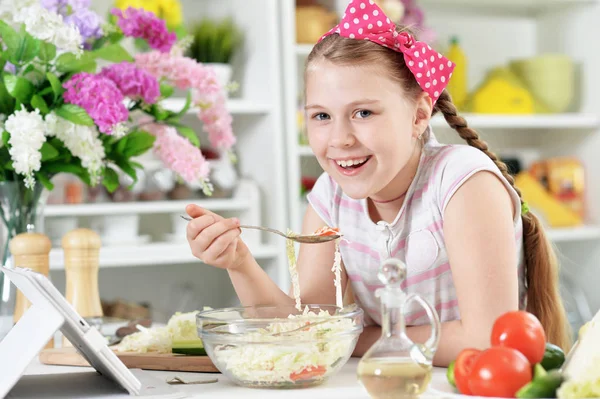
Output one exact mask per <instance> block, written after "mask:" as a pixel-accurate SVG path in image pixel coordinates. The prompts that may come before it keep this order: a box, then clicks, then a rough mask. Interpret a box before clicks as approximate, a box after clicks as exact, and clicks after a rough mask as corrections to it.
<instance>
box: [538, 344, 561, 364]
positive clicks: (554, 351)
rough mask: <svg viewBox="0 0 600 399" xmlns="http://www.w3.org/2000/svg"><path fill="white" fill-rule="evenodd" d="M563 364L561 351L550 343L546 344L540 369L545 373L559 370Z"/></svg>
mask: <svg viewBox="0 0 600 399" xmlns="http://www.w3.org/2000/svg"><path fill="white" fill-rule="evenodd" d="M564 362H565V353H564V352H563V350H562V349H560V348H559V347H558V346H556V345H554V344H551V343H550V342H548V343H546V351H545V352H544V358H543V359H542V362H541V365H542V367H543V368H544V369H546V370H547V371H548V370H554V369H558V368H560V366H562V365H563V363H564Z"/></svg>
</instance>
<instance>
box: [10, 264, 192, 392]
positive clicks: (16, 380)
mask: <svg viewBox="0 0 600 399" xmlns="http://www.w3.org/2000/svg"><path fill="white" fill-rule="evenodd" d="M0 272H4V273H5V275H6V277H7V278H9V279H10V281H11V282H12V283H13V284H15V285H16V286H17V288H18V289H19V290H20V291H21V292H22V293H23V295H25V297H26V298H27V299H28V300H29V301H30V302H31V306H30V307H29V308H28V309H27V310H26V312H25V313H24V314H23V315H22V316H21V318H20V319H19V321H18V322H17V323H16V324H15V325H14V326H13V328H12V329H11V330H10V331H9V333H8V334H7V335H6V336H5V337H4V339H2V341H0V398H4V397H8V398H11V397H31V398H33V397H35V398H48V397H53V398H55V397H56V398H67V397H73V398H77V397H79V398H81V397H84V396H90V394H93V392H90V389H94V388H96V389H97V390H98V391H99V392H104V393H106V392H110V393H111V394H110V395H109V396H110V397H111V398H119V397H129V396H130V395H133V396H136V397H144V396H146V397H148V396H152V397H153V398H164V399H166V398H181V397H185V396H186V395H185V394H183V393H182V392H181V391H179V390H177V389H175V387H173V386H170V385H169V384H168V383H167V382H166V381H165V380H160V379H158V378H156V377H155V376H154V375H152V373H151V372H147V371H144V370H138V369H132V370H129V369H127V368H126V367H125V365H124V364H123V363H122V362H121V361H120V360H119V359H118V358H117V357H116V356H115V355H114V354H113V352H112V350H110V348H108V345H107V343H106V340H105V339H104V337H103V336H102V335H101V334H100V333H99V332H98V330H97V329H96V328H95V327H91V326H89V325H87V323H86V322H85V321H84V319H83V318H81V317H80V316H79V315H78V314H77V313H76V312H75V311H74V309H73V308H72V307H71V305H70V304H69V303H68V302H67V301H66V299H65V298H64V296H63V295H62V294H60V292H59V291H58V290H57V289H56V288H55V287H54V285H52V283H51V282H50V280H48V279H47V278H46V277H45V276H43V275H42V274H39V273H35V272H33V271H31V270H29V269H20V268H15V269H8V268H6V267H1V266H0ZM59 329H60V330H61V332H62V333H63V335H65V336H66V337H68V338H69V339H70V340H71V341H73V342H72V344H73V346H75V347H76V348H78V350H79V351H80V352H81V354H82V355H83V356H84V357H85V358H86V359H87V360H88V362H89V363H90V364H91V365H92V367H93V368H94V369H96V370H97V371H98V373H94V372H92V373H89V372H87V373H86V372H85V369H84V371H83V372H76V373H72V374H68V377H69V378H70V379H80V378H83V380H80V382H79V383H78V384H77V383H74V380H71V382H69V381H67V380H68V379H65V375H64V374H62V375H61V374H52V375H39V376H33V375H31V376H30V375H27V376H23V373H24V372H25V370H26V369H27V367H28V366H29V365H30V364H31V362H32V361H33V360H34V359H35V357H36V356H38V354H39V352H40V351H41V350H42V349H43V348H44V346H45V345H46V344H47V343H48V341H49V340H50V339H52V338H53V337H54V334H55V333H56V331H57V330H59ZM107 354H108V355H109V356H107ZM98 374H103V375H104V376H106V377H107V378H104V377H102V376H99V375H98ZM85 378H87V380H85ZM90 378H91V379H90ZM61 382H62V383H67V384H63V385H64V387H65V388H64V389H65V391H60V389H61V388H58V385H60V383H61ZM74 386H75V387H78V388H80V391H79V392H77V393H75V392H70V391H72V388H73V387H74ZM15 390H16V391H19V392H18V393H19V395H21V394H22V392H27V393H29V394H31V396H30V395H26V396H14V395H16V394H17V393H16V392H15ZM67 390H68V391H69V393H70V394H72V395H73V396H70V395H68V394H66V391H67ZM52 391H53V393H54V394H56V395H57V396H52V395H51V392H52ZM63 392H65V394H63ZM92 396H93V395H92Z"/></svg>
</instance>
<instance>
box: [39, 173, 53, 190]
mask: <svg viewBox="0 0 600 399" xmlns="http://www.w3.org/2000/svg"><path fill="white" fill-rule="evenodd" d="M35 178H36V179H37V180H38V181H39V182H40V183H42V185H43V186H44V187H45V188H46V190H48V191H52V190H54V184H52V182H51V181H50V179H48V178H47V177H46V176H45V175H44V174H42V173H40V172H35Z"/></svg>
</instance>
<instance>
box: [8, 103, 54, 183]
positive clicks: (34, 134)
mask: <svg viewBox="0 0 600 399" xmlns="http://www.w3.org/2000/svg"><path fill="white" fill-rule="evenodd" d="M5 128H6V130H7V131H8V133H10V138H9V140H8V142H9V143H10V145H11V148H10V150H9V153H10V157H11V159H12V160H13V167H14V168H15V172H17V173H18V174H20V175H23V176H25V186H26V187H27V188H33V185H34V183H35V180H34V178H33V174H34V172H37V171H38V170H40V167H41V166H42V153H41V152H40V149H41V148H42V144H44V142H45V141H46V136H45V134H44V133H45V129H46V125H45V123H44V120H43V119H42V116H41V115H40V111H39V110H37V109H36V110H35V111H33V112H27V111H26V110H25V107H23V106H21V111H16V112H15V113H14V114H12V115H10V116H9V117H8V119H7V120H6V124H5Z"/></svg>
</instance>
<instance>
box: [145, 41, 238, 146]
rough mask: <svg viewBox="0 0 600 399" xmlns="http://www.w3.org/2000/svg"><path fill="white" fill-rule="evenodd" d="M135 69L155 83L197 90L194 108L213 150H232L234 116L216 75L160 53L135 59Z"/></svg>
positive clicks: (172, 56)
mask: <svg viewBox="0 0 600 399" xmlns="http://www.w3.org/2000/svg"><path fill="white" fill-rule="evenodd" d="M135 62H136V65H137V66H138V67H140V68H143V69H145V70H146V71H148V72H150V74H152V75H153V76H154V77H155V78H156V79H167V80H169V81H170V82H172V83H173V84H174V85H175V86H177V87H178V88H179V89H181V90H188V89H193V90H194V104H195V105H197V106H198V107H199V108H200V111H199V112H198V118H199V119H200V120H202V121H203V122H204V128H203V129H204V131H205V132H207V133H208V138H209V140H210V142H211V144H212V145H213V146H214V147H217V148H222V149H227V150H228V149H230V148H231V147H232V146H233V145H234V144H235V142H236V139H235V136H234V134H233V129H232V126H231V123H232V118H231V114H230V113H229V111H228V110H227V104H226V99H225V96H224V93H223V90H222V88H221V86H220V85H219V83H218V80H217V76H216V73H215V71H214V70H213V69H212V68H211V67H207V66H206V65H203V64H201V63H198V62H196V61H195V60H193V59H191V58H187V57H184V56H182V55H172V54H166V53H159V52H157V51H153V52H148V53H140V54H137V55H136V59H135Z"/></svg>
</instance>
